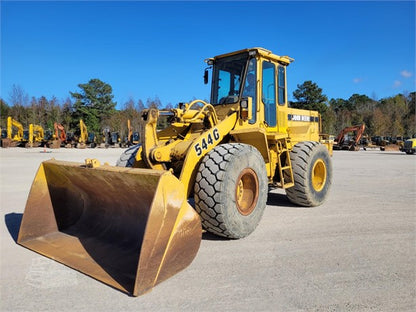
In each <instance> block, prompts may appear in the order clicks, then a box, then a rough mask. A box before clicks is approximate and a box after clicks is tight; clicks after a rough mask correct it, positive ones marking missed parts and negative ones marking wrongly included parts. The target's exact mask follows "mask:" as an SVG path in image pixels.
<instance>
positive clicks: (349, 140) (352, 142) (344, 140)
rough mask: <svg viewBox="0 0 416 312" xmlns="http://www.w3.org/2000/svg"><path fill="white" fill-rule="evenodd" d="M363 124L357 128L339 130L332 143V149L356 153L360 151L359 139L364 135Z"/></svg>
mask: <svg viewBox="0 0 416 312" xmlns="http://www.w3.org/2000/svg"><path fill="white" fill-rule="evenodd" d="M364 130H365V124H361V125H358V126H352V127H346V128H344V129H342V130H341V132H340V133H339V134H338V136H337V138H336V139H335V142H334V147H333V148H334V149H337V150H349V151H358V150H360V146H359V143H360V139H361V137H362V135H363V133H364ZM350 132H353V133H354V135H353V136H352V137H351V136H347V135H348V133H350Z"/></svg>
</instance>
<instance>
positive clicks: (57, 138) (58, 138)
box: [51, 122, 66, 148]
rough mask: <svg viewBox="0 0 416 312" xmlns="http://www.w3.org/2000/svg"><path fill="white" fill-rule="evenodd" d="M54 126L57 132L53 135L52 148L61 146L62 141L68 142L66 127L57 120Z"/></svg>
mask: <svg viewBox="0 0 416 312" xmlns="http://www.w3.org/2000/svg"><path fill="white" fill-rule="evenodd" d="M53 128H54V129H55V133H54V136H53V141H52V145H51V148H60V147H61V144H62V143H64V144H65V143H66V133H65V128H64V126H62V125H61V124H58V123H56V122H55V123H54V124H53Z"/></svg>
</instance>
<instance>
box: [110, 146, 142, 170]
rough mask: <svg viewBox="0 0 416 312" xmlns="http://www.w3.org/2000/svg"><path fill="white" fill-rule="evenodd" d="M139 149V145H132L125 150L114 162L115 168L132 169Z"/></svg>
mask: <svg viewBox="0 0 416 312" xmlns="http://www.w3.org/2000/svg"><path fill="white" fill-rule="evenodd" d="M140 147H141V145H140V144H137V145H133V146H131V147H129V148H128V149H126V150H125V151H124V152H123V153H122V154H121V155H120V158H119V159H118V160H117V162H116V166H117V167H129V168H131V167H133V166H134V163H135V161H136V154H137V151H138V150H139V148H140Z"/></svg>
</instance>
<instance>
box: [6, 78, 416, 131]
mask: <svg viewBox="0 0 416 312" xmlns="http://www.w3.org/2000/svg"><path fill="white" fill-rule="evenodd" d="M78 87H79V90H78V91H77V92H70V97H68V98H67V99H65V100H58V99H57V98H56V97H52V98H50V99H47V98H46V97H44V96H41V97H39V98H35V97H31V98H30V99H29V96H28V95H27V94H26V93H25V92H24V90H23V89H22V88H21V87H19V86H16V85H14V86H13V87H12V90H11V92H10V96H9V102H8V103H7V102H6V101H5V100H4V99H0V125H1V128H2V129H5V128H6V126H7V117H8V116H11V117H13V118H14V119H15V120H17V121H19V122H20V123H21V124H22V125H23V127H25V128H28V126H29V124H38V125H41V126H42V127H43V128H44V129H45V130H46V129H50V130H53V125H54V123H55V122H57V123H60V124H62V125H63V126H64V127H65V129H66V131H67V132H68V131H72V132H79V120H80V119H83V121H84V122H85V124H86V125H87V128H88V131H89V132H94V133H95V134H96V135H98V136H100V135H101V134H102V132H103V130H104V129H108V130H110V131H112V132H113V131H114V132H119V135H120V137H122V138H124V137H126V136H127V134H128V129H127V120H130V122H131V125H132V127H133V129H134V130H136V131H137V130H138V128H139V120H140V111H142V110H143V109H145V108H148V107H157V108H159V109H169V108H172V105H171V104H170V103H168V104H166V105H163V104H162V103H161V101H160V100H159V98H157V97H155V98H148V99H147V100H146V101H145V102H143V101H142V100H141V99H139V100H137V101H136V100H134V99H133V98H130V99H129V100H128V101H127V102H125V103H124V104H123V106H122V108H121V109H116V102H114V101H113V98H114V96H113V94H112V87H111V86H110V85H109V84H107V83H105V82H103V81H101V80H99V79H91V80H90V81H89V82H87V83H84V84H79V85H78ZM293 98H294V99H295V101H291V102H290V103H289V104H290V106H291V107H295V108H302V109H311V110H317V111H319V112H320V114H321V115H322V123H323V132H324V133H328V134H333V135H337V134H338V133H339V132H340V131H341V130H342V129H343V128H345V127H347V126H352V125H359V124H362V123H365V125H366V134H367V135H369V136H375V135H381V136H391V137H397V136H404V137H412V136H413V135H414V134H415V131H416V130H415V129H416V115H415V107H416V104H415V100H416V92H411V93H409V94H397V95H395V96H392V97H388V98H384V99H381V100H375V99H371V98H369V97H368V96H367V95H363V94H353V95H351V96H350V97H349V98H348V99H341V98H337V99H330V100H328V98H327V96H326V95H324V94H323V91H322V89H321V88H319V86H318V85H317V84H316V83H314V82H312V81H305V82H304V83H303V84H299V85H297V89H296V90H295V91H294V92H293Z"/></svg>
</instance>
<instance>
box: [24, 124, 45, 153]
mask: <svg viewBox="0 0 416 312" xmlns="http://www.w3.org/2000/svg"><path fill="white" fill-rule="evenodd" d="M44 139H45V132H44V130H43V128H42V126H40V125H34V124H29V130H28V137H27V142H26V143H25V147H39V146H41V145H43V144H45V141H44Z"/></svg>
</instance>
